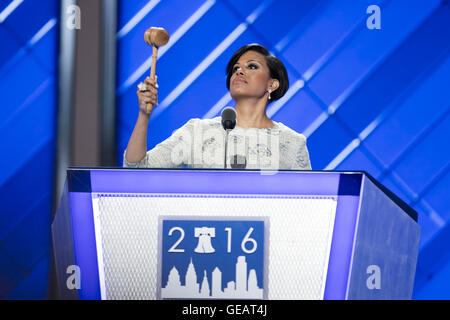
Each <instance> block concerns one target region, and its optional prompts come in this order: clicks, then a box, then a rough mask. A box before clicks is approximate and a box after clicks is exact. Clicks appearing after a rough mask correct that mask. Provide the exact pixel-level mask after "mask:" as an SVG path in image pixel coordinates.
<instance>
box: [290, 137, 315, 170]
mask: <svg viewBox="0 0 450 320" xmlns="http://www.w3.org/2000/svg"><path fill="white" fill-rule="evenodd" d="M299 137H300V138H299V141H298V145H297V146H296V148H297V152H296V154H295V158H294V163H293V165H292V169H293V170H311V162H310V160H309V152H308V148H307V146H306V137H305V136H304V135H303V134H300V136H299Z"/></svg>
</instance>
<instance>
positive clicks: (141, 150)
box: [125, 78, 158, 163]
mask: <svg viewBox="0 0 450 320" xmlns="http://www.w3.org/2000/svg"><path fill="white" fill-rule="evenodd" d="M144 83H145V85H146V86H147V88H148V91H143V92H142V91H140V90H139V89H138V90H137V96H138V99H139V115H138V118H137V121H136V124H135V126H134V130H133V133H132V134H131V137H130V140H129V141H128V145H127V149H126V153H125V159H126V161H127V162H129V163H136V162H139V161H141V160H142V159H143V158H144V157H145V155H146V153H147V131H148V123H149V120H150V116H151V114H152V111H153V108H154V106H155V105H157V104H158V84H157V82H156V79H155V80H153V79H150V78H146V79H145V81H144ZM147 104H150V105H151V108H150V110H149V111H150V112H147Z"/></svg>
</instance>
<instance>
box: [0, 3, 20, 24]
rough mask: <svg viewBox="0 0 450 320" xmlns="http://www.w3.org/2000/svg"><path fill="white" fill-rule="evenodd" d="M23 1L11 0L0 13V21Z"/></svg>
mask: <svg viewBox="0 0 450 320" xmlns="http://www.w3.org/2000/svg"><path fill="white" fill-rule="evenodd" d="M22 2H23V0H14V1H13V2H11V3H10V4H9V5H8V6H7V7H6V8H5V9H4V10H3V11H2V12H1V13H0V23H3V21H5V20H6V18H8V16H9V15H10V14H11V13H12V12H13V11H14V10H16V8H17V7H18V6H19V5H20V4H21V3H22Z"/></svg>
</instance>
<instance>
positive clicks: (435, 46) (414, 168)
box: [0, 0, 450, 299]
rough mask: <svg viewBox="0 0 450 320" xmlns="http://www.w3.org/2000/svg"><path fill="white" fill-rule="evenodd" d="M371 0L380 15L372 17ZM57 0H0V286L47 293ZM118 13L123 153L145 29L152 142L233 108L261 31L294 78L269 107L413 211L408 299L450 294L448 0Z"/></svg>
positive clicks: (281, 2)
mask: <svg viewBox="0 0 450 320" xmlns="http://www.w3.org/2000/svg"><path fill="white" fill-rule="evenodd" d="M370 5H377V6H379V8H380V14H381V25H380V26H381V29H369V28H368V27H367V20H368V18H370V16H371V15H372V14H371V13H367V11H366V10H367V8H368V7H369V6H370ZM58 6H59V2H58V1H56V0H46V1H33V0H0V41H1V43H2V44H3V45H2V50H0V96H1V97H2V102H1V104H0V110H1V111H0V112H1V117H0V132H1V133H0V150H2V156H1V157H0V168H1V169H0V298H38V299H39V298H46V297H48V278H49V271H50V259H49V252H50V235H49V230H50V229H49V225H50V220H51V210H52V208H51V199H52V193H53V171H54V169H53V168H54V159H55V125H56V116H57V103H56V99H55V97H56V94H57V91H56V88H57V87H56V84H57V82H56V80H57V78H56V72H57V69H56V66H57V52H58V51H57V49H58V32H57V30H58V27H59V21H58V20H59V16H58V14H59V8H58ZM11 9H14V10H11ZM24 21H26V23H24ZM118 21H119V25H118V30H117V46H118V48H117V50H118V61H117V70H118V73H117V151H118V154H119V156H118V159H117V161H118V163H119V165H121V164H122V155H123V151H124V149H125V147H126V144H127V142H128V139H129V137H130V135H131V132H132V129H133V127H134V123H135V121H136V118H137V114H138V107H137V97H136V85H137V83H139V82H140V81H142V80H143V79H144V78H145V76H147V75H148V74H149V66H150V55H151V48H150V47H149V46H148V45H147V44H145V43H144V40H143V34H144V32H145V30H146V29H147V28H149V27H150V26H161V27H164V28H165V29H167V30H168V31H169V33H170V35H171V38H170V41H169V43H168V44H167V45H166V46H164V47H161V48H160V50H159V59H158V65H157V74H158V82H159V86H160V88H159V106H158V107H157V108H156V109H155V110H154V114H153V115H152V117H151V121H150V130H149V137H148V138H149V148H152V147H154V146H155V145H156V144H157V143H159V142H161V141H162V140H164V139H165V138H167V137H168V136H169V135H170V134H171V133H172V132H173V131H174V130H176V129H177V128H179V127H180V126H182V125H183V124H184V123H186V122H187V121H188V120H189V119H190V118H194V117H196V118H197V117H198V118H211V117H214V116H217V115H219V114H220V111H221V109H222V108H223V107H225V106H227V105H231V106H232V105H233V103H232V100H231V98H230V96H229V95H228V92H227V89H226V86H225V79H226V76H225V66H226V64H227V62H228V60H229V58H230V57H231V55H232V54H233V53H234V52H235V51H236V50H237V49H238V48H239V47H241V46H242V45H244V44H247V43H252V42H257V43H260V44H262V45H264V46H266V47H267V48H268V49H269V50H270V51H271V52H272V53H273V54H275V55H276V56H278V57H279V58H280V59H281V60H282V61H283V62H284V63H285V65H286V67H287V69H288V72H289V79H290V84H291V86H290V90H289V91H288V92H287V94H286V96H285V97H284V98H283V99H282V100H279V101H277V102H275V103H272V104H271V105H269V107H268V110H267V114H268V115H269V116H270V117H271V118H273V119H274V120H275V121H280V122H283V123H284V124H286V125H287V126H289V127H291V128H292V129H294V130H296V131H298V132H302V133H304V134H305V135H306V136H307V138H308V148H309V152H310V157H311V163H312V167H313V169H315V170H321V169H336V170H366V171H367V172H369V173H370V174H372V175H373V176H374V177H375V178H377V179H378V180H379V181H380V182H382V183H383V184H385V185H386V186H387V187H388V188H389V189H391V190H392V191H393V192H394V193H396V194H397V195H398V196H399V197H401V198H402V199H403V200H405V201H406V202H407V203H408V204H410V205H411V206H412V207H414V208H415V209H416V210H417V211H418V212H419V224H420V225H421V227H422V240H421V247H420V254H419V263H418V267H417V276H416V285H415V292H414V298H418V299H428V298H447V299H448V298H450V290H449V289H450V259H449V258H450V250H449V248H448V243H450V225H449V219H450V206H449V201H448V200H447V199H448V197H447V194H446V193H447V192H448V190H449V186H450V171H449V168H450V148H449V147H448V145H449V143H448V141H450V90H449V83H450V37H449V36H448V32H447V31H448V30H450V6H449V4H448V2H446V1H441V0H427V1H424V0H410V1H407V2H406V1H403V0H384V1H381V0H359V1H351V0H335V1H332V0H322V1H298V0H278V1H274V0H266V1H263V0H246V1H239V0H191V1H185V0H151V1H148V0H119V12H118ZM81 24H82V26H83V21H81Z"/></svg>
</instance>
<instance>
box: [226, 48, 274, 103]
mask: <svg viewBox="0 0 450 320" xmlns="http://www.w3.org/2000/svg"><path fill="white" fill-rule="evenodd" d="M271 82H272V79H271V78H270V71H269V67H268V66H267V63H266V58H265V57H264V56H263V55H262V54H260V53H259V52H256V51H247V52H246V53H244V54H243V55H242V56H241V57H240V58H239V60H238V61H237V62H236V64H235V65H234V66H233V69H232V75H231V78H230V94H231V96H232V97H233V99H234V100H236V99H239V98H262V97H263V96H264V95H265V94H266V92H267V90H268V89H269V88H270V84H271Z"/></svg>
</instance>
